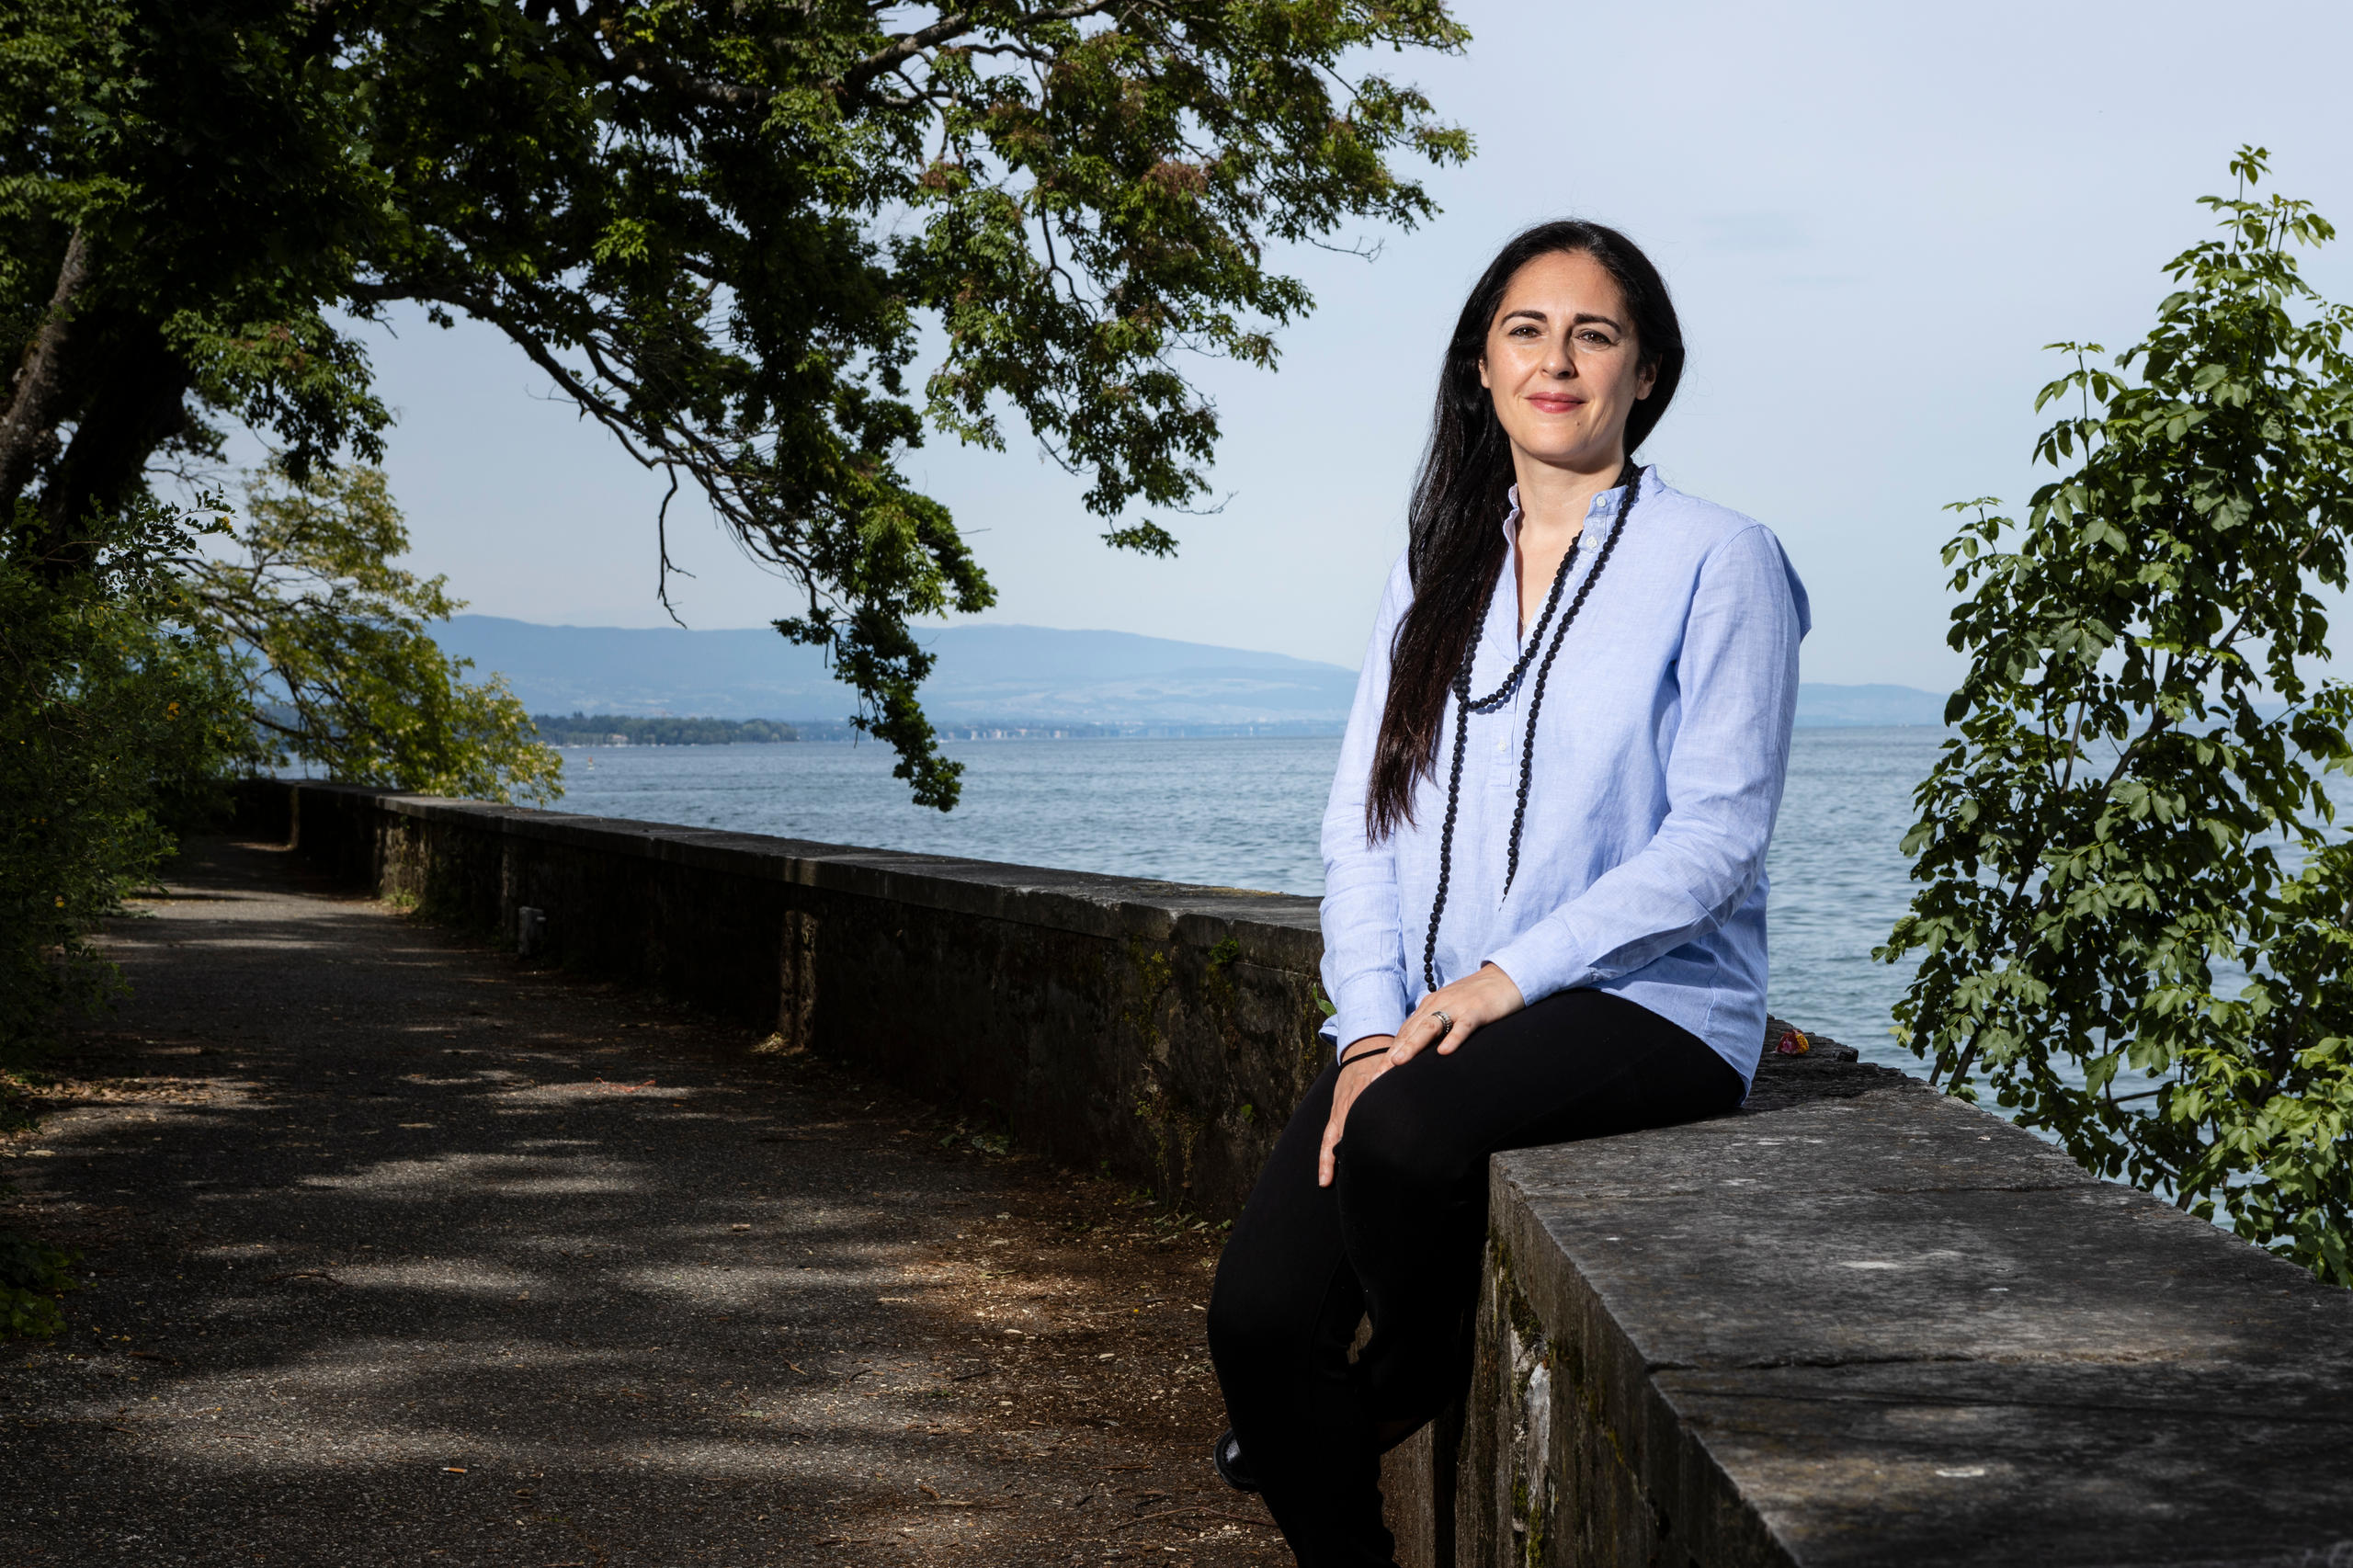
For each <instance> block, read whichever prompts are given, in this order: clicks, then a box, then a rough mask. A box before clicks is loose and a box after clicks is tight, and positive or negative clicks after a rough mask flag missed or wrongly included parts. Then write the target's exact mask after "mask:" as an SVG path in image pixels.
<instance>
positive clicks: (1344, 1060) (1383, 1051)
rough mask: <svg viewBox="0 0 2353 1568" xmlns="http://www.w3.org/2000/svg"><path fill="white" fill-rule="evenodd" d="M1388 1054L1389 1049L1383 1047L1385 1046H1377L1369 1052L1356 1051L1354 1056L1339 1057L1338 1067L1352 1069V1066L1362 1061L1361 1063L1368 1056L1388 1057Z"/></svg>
mask: <svg viewBox="0 0 2353 1568" xmlns="http://www.w3.org/2000/svg"><path fill="white" fill-rule="evenodd" d="M1388 1054H1389V1048H1388V1047H1387V1046H1385V1045H1378V1046H1375V1047H1373V1048H1372V1049H1371V1050H1370V1051H1358V1053H1357V1054H1356V1055H1354V1056H1343V1057H1341V1058H1340V1066H1342V1067H1353V1066H1355V1065H1356V1064H1357V1063H1358V1062H1362V1061H1363V1060H1364V1059H1365V1058H1366V1057H1368V1056H1386V1055H1388Z"/></svg>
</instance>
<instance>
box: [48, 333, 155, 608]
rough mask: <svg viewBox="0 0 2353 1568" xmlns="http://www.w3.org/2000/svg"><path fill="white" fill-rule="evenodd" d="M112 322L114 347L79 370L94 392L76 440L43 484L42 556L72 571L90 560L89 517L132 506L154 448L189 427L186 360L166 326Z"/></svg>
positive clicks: (76, 426)
mask: <svg viewBox="0 0 2353 1568" xmlns="http://www.w3.org/2000/svg"><path fill="white" fill-rule="evenodd" d="M108 328H109V330H108V333H107V334H106V335H107V337H108V340H109V347H111V349H112V352H110V353H108V354H107V355H106V357H105V358H103V359H102V360H101V361H100V362H98V363H97V364H96V365H87V366H83V367H80V368H79V369H80V371H81V373H82V374H84V375H86V376H87V377H88V381H89V385H90V386H91V387H92V388H94V389H95V395H89V394H88V393H85V397H87V401H86V402H85V403H84V404H83V405H82V408H81V411H80V416H79V417H78V418H77V419H76V420H75V422H74V439H73V440H72V441H71V442H70V443H68V445H67V446H66V449H65V454H64V456H63V457H62V458H60V459H59V460H58V461H57V466H56V467H55V468H54V469H52V470H51V472H50V473H49V476H48V478H47V480H46V481H45V482H44V483H42V485H41V494H40V515H41V520H42V522H43V524H44V525H45V528H44V529H43V532H44V533H45V534H46V536H47V538H46V540H45V541H44V554H45V555H46V556H47V558H48V559H49V560H50V561H51V562H53V563H56V564H59V565H63V566H65V567H68V568H71V569H79V568H81V567H83V566H85V565H86V564H87V563H88V560H89V556H90V548H91V547H90V544H89V542H88V540H89V535H88V524H89V521H90V518H91V517H92V516H93V515H94V514H97V515H101V516H103V515H108V514H111V513H113V512H115V511H117V510H118V509H119V508H120V507H122V506H125V505H126V504H128V503H129V502H130V500H131V496H132V494H134V493H135V492H136V491H137V489H138V487H139V485H140V483H141V482H142V480H143V479H144V478H145V476H146V472H147V460H148V459H149V458H151V457H153V455H154V452H155V449H156V448H158V447H160V446H162V445H163V444H164V443H165V442H166V441H168V440H170V439H171V438H172V437H174V436H176V435H179V434H180V433H181V432H182V431H184V430H186V429H187V428H188V404H187V402H186V398H187V394H188V365H187V363H186V362H185V361H184V360H182V359H181V358H180V357H179V356H178V355H177V354H175V353H174V352H172V350H171V348H170V347H169V346H167V345H166V344H165V342H164V335H163V334H162V332H161V331H159V330H158V329H157V328H156V326H155V325H154V324H153V323H152V322H148V321H143V320H131V321H127V322H121V323H114V322H109V323H108Z"/></svg>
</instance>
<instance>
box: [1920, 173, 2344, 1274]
mask: <svg viewBox="0 0 2353 1568" xmlns="http://www.w3.org/2000/svg"><path fill="white" fill-rule="evenodd" d="M2266 164H2267V154H2266V153H2264V152H2263V151H2262V150H2261V149H2259V148H2244V149H2242V150H2241V151H2240V153H2239V154H2238V156H2237V157H2236V158H2234V160H2233V161H2232V164H2231V169H2232V172H2233V174H2234V176H2236V177H2237V179H2238V180H2239V189H2238V192H2237V194H2236V195H2234V196H2233V197H2231V198H2227V199H2225V198H2220V197H2211V198H2207V199H2206V200H2205V205H2207V206H2208V207H2210V208H2211V209H2212V210H2214V212H2215V213H2216V214H2217V216H2218V217H2219V218H2220V220H2221V234H2220V236H2219V237H2218V238H2215V239H2213V240H2210V241H2208V242H2206V243H2204V244H2200V245H2198V246H2196V247H2194V248H2192V249H2191V250H2189V251H2188V252H2186V253H2184V254H2183V255H2182V256H2179V257H2177V259H2176V260H2175V261H2174V262H2173V263H2172V264H2171V265H2170V267H2168V268H2167V272H2168V275H2169V276H2170V277H2171V278H2173V279H2174V281H2175V283H2176V284H2177V289H2176V290H2175V291H2174V292H2173V293H2171V294H2170V295H2168V296H2167V297H2166V299H2165V301H2164V302H2163V303H2162V304H2160V305H2159V306H2158V309H2157V324H2156V325H2155V327H2154V329H2153V330H2152V331H2151V332H2150V333H2149V335H2147V336H2146V337H2144V338H2143V340H2142V341H2141V342H2140V343H2138V344H2136V345H2135V346H2133V347H2131V348H2129V349H2127V350H2126V351H2125V352H2124V353H2122V354H2120V355H2118V356H2117V357H2116V358H2115V359H2114V361H2113V362H2112V363H2111V364H2102V363H2100V362H2098V361H2097V359H2096V358H2095V357H2096V356H2098V355H2100V354H2101V353H2102V352H2103V350H2101V348H2100V347H2099V346H2098V345H2097V344H2080V345H2079V344H2072V343H2063V344H2058V345H2054V346H2053V347H2057V348H2058V349H2060V350H2062V351H2063V352H2064V353H2066V354H2068V355H2070V356H2071V357H2072V358H2074V361H2075V366H2074V369H2070V370H2069V371H2068V372H2067V373H2066V374H2064V375H2063V376H2061V377H2060V378H2059V379H2058V380H2056V381H2052V383H2051V384H2050V385H2049V386H2047V387H2045V388H2044V389H2043V391H2042V393H2041V396H2040V399H2039V400H2038V402H2037V407H2038V408H2040V407H2043V406H2047V405H2050V404H2052V403H2059V404H2061V405H2062V406H2068V405H2072V406H2073V408H2074V410H2075V412H2074V413H2073V414H2072V415H2070V416H2069V417H2066V418H2063V419H2061V420H2059V421H2058V423H2056V424H2054V425H2053V426H2052V427H2051V428H2050V429H2049V430H2048V431H2047V432H2046V433H2045V434H2044V435H2043V436H2042V437H2041V438H2040V441H2039V443H2038V444H2037V447H2036V457H2037V459H2038V460H2040V461H2042V462H2047V463H2049V464H2050V465H2051V466H2052V467H2053V468H2054V469H2057V470H2059V471H2060V475H2059V477H2058V478H2056V479H2055V480H2053V481H2052V483H2048V484H2045V485H2043V486H2042V487H2041V488H2040V489H2039V490H2037V491H2036V492H2035V494H2034V497H2033V502H2032V505H2031V507H2030V509H2029V512H2028V515H2027V518H2026V521H2025V522H2024V524H2023V525H2021V524H2018V523H2017V522H2014V521H2013V520H2012V519H2010V518H2007V517H2001V516H1997V515H1995V514H1994V513H1992V512H1991V511H1990V510H1989V508H1990V507H1991V506H1995V504H1996V503H1994V502H1992V501H1990V500H1989V501H1982V502H1967V503H1963V504H1961V507H1960V508H1959V509H1960V510H1961V511H1963V512H1966V513H1969V514H1971V517H1970V520H1969V521H1968V522H1966V523H1965V524H1964V525H1963V527H1962V528H1961V532H1960V534H1959V535H1958V536H1957V537H1956V538H1955V539H1954V540H1953V541H1952V543H1951V544H1950V545H1949V546H1948V547H1947V549H1946V551H1945V560H1946V562H1947V563H1948V564H1952V565H1955V567H1956V570H1955V573H1954V575H1953V579H1952V583H1953V588H1954V591H1955V592H1956V593H1959V594H1961V595H1964V596H1965V597H1963V599H1962V601H1961V604H1960V606H1959V607H1958V608H1956V609H1955V610H1954V611H1953V628H1952V632H1951V639H1950V640H1951V642H1952V644H1953V646H1954V647H1956V648H1958V649H1961V650H1962V651H1964V652H1966V653H1969V654H1970V667H1969V675H1968V677H1967V679H1966V680H1965V681H1964V682H1963V683H1962V685H1961V689H1960V690H1959V691H1958V692H1957V693H1956V694H1955V695H1954V697H1953V699H1952V701H1951V705H1950V707H1949V710H1948V711H1947V719H1948V721H1949V722H1952V723H1954V724H1956V725H1957V726H1958V733H1956V734H1955V735H1954V736H1953V738H1951V739H1949V740H1948V741H1947V742H1946V743H1945V745H1944V748H1943V752H1942V755H1941V756H1940V758H1939V760H1938V763H1937V766H1936V767H1935V769H1934V771H1933V772H1931V774H1930V775H1929V777H1928V778H1927V780H1926V781H1925V782H1923V783H1922V784H1921V785H1920V787H1919V789H1918V790H1917V791H1916V794H1915V800H1916V801H1917V803H1918V805H1919V808H1920V819H1919V823H1918V825H1916V826H1915V828H1914V829H1913V830H1912V832H1911V834H1910V835H1909V836H1908V837H1907V838H1906V839H1905V841H1904V848H1905V851H1906V853H1908V854H1911V855H1913V856H1914V857H1915V863H1914V866H1913V872H1912V874H1913V876H1914V878H1915V880H1916V881H1920V882H1921V883H1922V884H1923V886H1922V887H1921V889H1920V891H1919V892H1918V893H1917V895H1916V896H1915V899H1914V901H1913V904H1912V908H1911V912H1910V913H1909V914H1907V915H1905V916H1904V918H1903V920H1901V921H1900V922H1899V923H1898V924H1897V926H1896V927H1895V931H1894V934H1893V936H1892V937H1890V939H1889V943H1888V945H1887V946H1886V947H1885V948H1883V949H1881V957H1882V958H1885V959H1887V960H1891V961H1894V960H1901V959H1904V958H1905V957H1907V956H1909V955H1913V954H1917V955H1918V957H1919V969H1918V971H1917V973H1916V975H1915V979H1914V981H1913V983H1912V984H1911V987H1910V989H1909V991H1908V992H1907V993H1906V994H1905V996H1904V1000H1903V1002H1902V1003H1901V1004H1900V1005H1899V1006H1897V1008H1896V1018H1897V1022H1898V1026H1899V1032H1900V1033H1902V1034H1904V1036H1905V1038H1907V1039H1908V1040H1909V1042H1910V1044H1911V1046H1912V1048H1913V1049H1914V1050H1915V1051H1918V1052H1919V1053H1920V1054H1921V1055H1922V1056H1924V1057H1926V1058H1927V1059H1928V1060H1929V1061H1930V1062H1932V1063H1933V1074H1934V1076H1936V1077H1937V1078H1938V1079H1939V1080H1941V1081H1942V1082H1944V1083H1945V1084H1946V1085H1949V1087H1951V1088H1952V1089H1954V1090H1955V1091H1956V1092H1959V1093H1961V1094H1964V1095H1969V1096H1973V1095H1974V1092H1975V1085H1977V1083H1978V1082H1979V1081H1980V1080H1981V1079H1982V1080H1983V1081H1984V1082H1986V1083H1988V1084H1990V1085H1991V1086H1992V1088H1993V1090H1994V1092H1995V1096H1996V1097H1997V1099H1998V1101H1999V1103H2000V1104H2002V1105H2003V1106H2005V1107H2008V1108H2012V1109H2014V1110H2015V1112H2016V1114H2017V1116H2018V1119H2019V1120H2020V1121H2021V1122H2022V1123H2024V1124H2026V1125H2028V1126H2030V1127H2039V1128H2044V1129H2048V1130H2049V1131H2052V1132H2053V1133H2055V1134H2057V1136H2058V1137H2059V1139H2060V1140H2061V1142H2063V1143H2064V1145H2065V1146H2066V1148H2067V1149H2068V1151H2069V1152H2070V1153H2073V1154H2074V1155H2075V1158H2076V1159H2077V1160H2079V1161H2080V1162H2082V1163H2083V1164H2084V1165H2086V1167H2088V1168H2090V1169H2092V1170H2094V1171H2096V1172H2097V1173H2099V1174H2101V1175H2103V1176H2111V1177H2114V1176H2121V1177H2124V1178H2126V1179H2128V1180H2130V1181H2131V1182H2133V1183H2134V1184H2135V1185H2138V1186H2140V1187H2146V1188H2150V1189H2153V1190H2156V1191H2160V1192H2164V1193H2167V1194H2169V1195H2170V1196H2171V1197H2172V1198H2173V1199H2174V1200H2175V1201H2176V1202H2177V1203H2178V1204H2180V1205H2181V1206H2182V1207H2184V1208H2187V1209H2189V1210H2192V1211H2194V1212H2197V1213H2200V1214H2202V1215H2205V1216H2207V1217H2208V1218H2214V1217H2216V1216H2217V1215H2220V1216H2222V1217H2224V1218H2226V1219H2227V1220H2228V1221H2229V1222H2230V1223H2231V1225H2232V1226H2233V1227H2234V1229H2236V1230H2237V1231H2238V1233H2240V1234H2241V1235H2243V1236H2245V1237H2246V1238H2247V1239H2248V1240H2250V1241H2253V1242H2256V1243H2257V1244H2262V1245H2265V1246H2267V1247H2269V1248H2271V1249H2272V1250H2274V1251H2276V1252H2278V1253H2279V1254H2281V1255H2282V1256H2289V1257H2291V1258H2293V1259H2295V1260H2296V1261H2297V1262H2299V1263H2301V1264H2302V1265H2304V1266H2305V1267H2310V1268H2311V1269H2313V1272H2314V1273H2316V1274H2318V1275H2319V1276H2321V1277H2322V1278H2325V1279H2331V1280H2334V1281H2336V1282H2337V1283H2339V1284H2353V1159H2348V1156H2349V1155H2353V978H2348V974H2349V973H2353V971H2348V960H2353V844H2348V843H2347V841H2346V840H2345V839H2344V837H2343V836H2342V835H2341V834H2339V833H2337V832H2336V830H2334V828H2333V827H2332V825H2331V824H2332V821H2333V813H2332V808H2331V802H2330V799H2329V796H2328V795H2327V794H2326V793H2325V790H2324V789H2323V775H2324V774H2325V773H2326V772H2328V771H2330V770H2332V769H2338V770H2341V769H2343V768H2344V767H2346V766H2347V764H2348V762H2353V747H2348V745H2347V735H2346V728H2347V722H2348V720H2349V719H2353V688H2348V687H2347V685H2346V684H2345V683H2344V682H2342V681H2339V680H2336V679H2334V678H2327V677H2326V676H2325V674H2323V673H2322V672H2320V671H2318V670H2317V669H2316V668H2315V666H2316V665H2320V664H2321V663H2322V662H2323V661H2325V660H2326V659H2327V657H2328V652H2329V650H2328V644H2327V633H2328V623H2327V618H2326V615H2325V607H2324V605H2323V602H2322V600H2321V598H2320V597H2319V596H2318V592H2317V590H2318V589H2319V588H2321V587H2323V586H2325V587H2329V588H2335V589H2339V590H2341V589H2343V588H2344V586H2345V585H2346V537H2347V529H2348V528H2353V358H2348V357H2347V351H2346V345H2345V335H2346V332H2347V327H2348V326H2353V312H2348V311H2347V308H2346V307H2344V306H2342V305H2337V304H2332V303H2330V302H2328V301H2325V300H2324V299H2322V298H2321V297H2320V296H2319V295H2317V294H2316V293H2315V292H2314V291H2313V290H2312V289H2311V288H2310V286H2309V285H2307V284H2306V283H2305V282H2304V280H2303V278H2302V275H2301V273H2300V272H2299V270H2298V264H2297V256H2296V251H2297V249H2298V247H2309V246H2316V245H2319V244H2323V243H2325V242H2326V241H2327V240H2328V239H2330V238H2331V237H2332V235H2333V233H2334V231H2333V230H2332V229H2331V228H2330V226H2329V225H2328V223H2327V222H2325V221H2324V220H2323V219H2322V218H2321V217H2319V216H2318V215H2317V214H2316V213H2314V212H2313V211H2312V210H2311V209H2310V208H2309V207H2308V206H2307V205H2306V204H2305V203H2303V202H2300V201H2291V200H2287V199H2281V198H2279V197H2273V198H2270V199H2267V200H2257V199H2253V197H2252V196H2251V195H2250V194H2249V193H2250V191H2251V190H2252V189H2253V187H2255V186H2256V182H2257V181H2258V180H2259V179H2260V178H2261V177H2262V176H2263V175H2264V173H2265V171H2266ZM2128 1073H2131V1074H2138V1080H2137V1085H2136V1081H2135V1080H2134V1079H2132V1078H2130V1077H2127V1076H2126V1074H2128ZM2120 1085H2124V1086H2125V1087H2127V1088H2128V1089H2130V1090H2131V1092H2128V1093H2122V1094H2120V1093H2118V1088H2119V1086H2120ZM2141 1085H2145V1086H2141Z"/></svg>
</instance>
